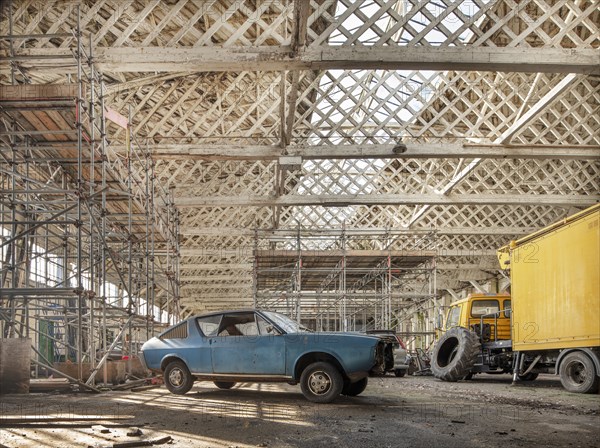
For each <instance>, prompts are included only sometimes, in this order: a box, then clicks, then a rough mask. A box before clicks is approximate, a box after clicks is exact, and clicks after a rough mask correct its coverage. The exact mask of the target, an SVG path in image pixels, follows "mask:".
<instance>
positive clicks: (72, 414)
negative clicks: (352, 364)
mask: <svg viewBox="0 0 600 448" xmlns="http://www.w3.org/2000/svg"><path fill="white" fill-rule="evenodd" d="M48 416H56V417H61V418H63V419H64V418H69V419H71V418H81V417H87V418H89V419H90V421H88V422H82V421H78V422H68V423H65V422H64V421H61V422H55V423H53V424H54V425H56V426H58V425H65V424H70V425H73V424H82V423H83V424H84V425H86V427H69V428H64V427H62V428H61V427H48V426H51V425H52V424H51V423H49V422H44V425H45V426H46V427H36V428H33V427H16V426H15V425H11V424H7V423H6V422H7V421H8V420H7V419H8V418H12V417H21V418H22V417H27V418H34V419H35V418H39V417H48ZM0 425H1V426H0V444H1V446H7V447H11V448H13V447H15V448H16V447H39V448H42V447H72V446H83V447H87V446H91V447H100V446H113V444H114V443H119V442H131V441H140V440H155V439H158V438H161V437H164V436H171V437H172V441H171V442H170V446H177V447H240V448H241V447H272V448H276V447H282V448H283V447H306V448H309V447H310V448H313V447H325V446H326V447H328V448H333V447H356V448H359V447H361V448H362V447H378V448H385V447H403V446H406V447H408V446H410V447H431V446H440V447H461V448H467V447H480V446H502V447H512V446H522V447H531V446H556V447H569V446H572V447H594V446H600V395H575V394H569V393H567V392H566V391H564V390H563V389H562V388H561V386H560V382H559V381H558V380H557V379H556V378H555V377H554V376H551V375H542V376H540V379H538V380H537V381H535V382H533V383H521V384H519V385H517V386H511V384H510V377H509V376H508V375H499V376H497V375H494V376H492V375H479V376H476V377H475V379H474V380H472V381H468V382H459V383H442V382H440V381H437V380H435V379H433V378H431V377H405V378H395V377H392V376H389V377H385V378H371V379H370V383H369V387H367V390H366V391H365V392H364V394H363V395H361V396H360V397H356V398H347V397H340V399H339V400H338V401H336V402H335V403H333V404H327V405H315V404H312V403H310V402H308V401H306V400H305V399H304V398H303V397H302V395H301V393H300V388H299V387H297V386H288V385H279V384H262V385H240V386H236V387H235V388H234V389H232V390H228V391H224V390H219V389H217V388H216V387H214V386H212V384H211V383H197V384H196V385H195V387H194V388H193V389H192V391H191V392H189V393H188V394H187V395H185V396H176V395H171V394H170V393H168V392H167V390H166V389H165V388H164V387H162V388H160V389H153V390H147V391H144V392H137V393H135V392H109V393H104V394H101V395H95V394H88V393H67V394H64V393H63V394H30V395H27V396H25V395H8V396H3V397H0ZM27 425H32V424H30V423H28V424H27ZM114 425H122V426H120V427H115V426H114ZM132 428H140V429H141V431H142V434H141V435H139V436H127V432H129V431H131V430H132ZM164 446H169V445H164Z"/></svg>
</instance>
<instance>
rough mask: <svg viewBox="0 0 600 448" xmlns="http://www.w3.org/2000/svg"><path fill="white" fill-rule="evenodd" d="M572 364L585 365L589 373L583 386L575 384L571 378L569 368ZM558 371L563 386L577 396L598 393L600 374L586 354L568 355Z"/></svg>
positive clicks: (575, 353)
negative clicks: (599, 375)
mask: <svg viewBox="0 0 600 448" xmlns="http://www.w3.org/2000/svg"><path fill="white" fill-rule="evenodd" d="M572 362H579V363H581V364H583V365H584V367H585V369H586V371H587V372H586V379H585V381H584V382H583V383H581V384H577V383H575V382H574V381H572V380H571V378H570V377H569V374H568V371H567V369H568V368H569V364H570V363H572ZM558 371H559V374H560V382H561V384H562V385H563V387H564V388H565V389H566V390H568V391H569V392H573V393H577V394H594V393H596V392H597V391H598V385H599V384H600V378H599V377H598V374H599V373H600V372H596V366H595V365H594V361H592V360H591V359H590V357H589V356H588V355H586V354H585V353H584V352H581V351H577V352H572V353H569V354H568V355H566V356H565V358H564V359H563V360H562V361H561V363H560V367H559V369H558Z"/></svg>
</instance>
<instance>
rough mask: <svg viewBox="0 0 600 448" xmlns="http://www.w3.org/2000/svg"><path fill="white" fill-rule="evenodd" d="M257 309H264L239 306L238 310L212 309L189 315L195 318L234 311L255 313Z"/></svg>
mask: <svg viewBox="0 0 600 448" xmlns="http://www.w3.org/2000/svg"><path fill="white" fill-rule="evenodd" d="M256 311H262V310H260V309H258V308H239V309H237V310H223V311H211V312H210V313H203V314H196V315H194V316H191V317H189V319H195V318H197V317H207V316H217V315H219V314H230V313H231V314H233V313H254V312H256Z"/></svg>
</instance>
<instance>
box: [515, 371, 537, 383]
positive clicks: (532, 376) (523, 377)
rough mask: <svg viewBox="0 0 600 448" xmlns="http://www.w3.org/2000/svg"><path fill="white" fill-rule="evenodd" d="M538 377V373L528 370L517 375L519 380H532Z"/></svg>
mask: <svg viewBox="0 0 600 448" xmlns="http://www.w3.org/2000/svg"><path fill="white" fill-rule="evenodd" d="M537 377H538V373H533V372H529V373H528V374H526V375H519V379H520V380H521V381H533V380H535V379H536V378H537Z"/></svg>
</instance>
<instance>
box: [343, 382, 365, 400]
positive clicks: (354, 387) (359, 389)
mask: <svg viewBox="0 0 600 448" xmlns="http://www.w3.org/2000/svg"><path fill="white" fill-rule="evenodd" d="M368 382H369V378H363V379H362V380H358V381H357V382H355V383H347V384H344V387H343V389H342V395H347V396H349V397H356V396H357V395H360V394H362V393H363V392H364V391H365V389H366V388H367V384H368Z"/></svg>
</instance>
